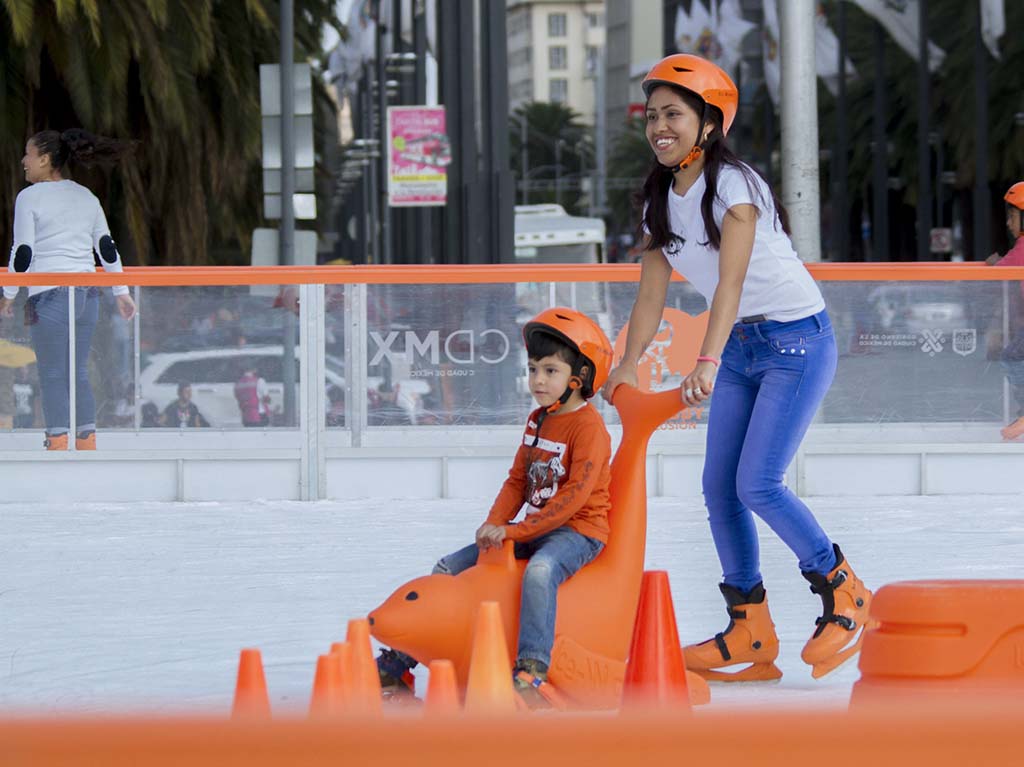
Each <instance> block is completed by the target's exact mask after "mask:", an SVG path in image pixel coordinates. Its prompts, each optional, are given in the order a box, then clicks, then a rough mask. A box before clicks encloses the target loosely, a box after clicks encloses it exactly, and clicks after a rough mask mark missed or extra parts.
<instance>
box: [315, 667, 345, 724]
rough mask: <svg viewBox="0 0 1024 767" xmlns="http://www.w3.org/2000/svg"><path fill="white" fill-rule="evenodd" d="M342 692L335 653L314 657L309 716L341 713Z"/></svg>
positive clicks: (317, 716) (326, 715) (339, 669)
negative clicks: (314, 666)
mask: <svg viewBox="0 0 1024 767" xmlns="http://www.w3.org/2000/svg"><path fill="white" fill-rule="evenodd" d="M343 705H344V693H343V692H342V682H341V663H340V662H339V658H338V656H337V655H321V656H319V657H318V658H317V659H316V675H315V676H314V677H313V694H312V695H311V696H310V699H309V716H310V717H311V718H323V717H329V716H336V715H337V714H339V713H341V712H342V710H343Z"/></svg>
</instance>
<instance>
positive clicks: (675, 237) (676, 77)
mask: <svg viewBox="0 0 1024 767" xmlns="http://www.w3.org/2000/svg"><path fill="white" fill-rule="evenodd" d="M643 88H644V93H645V94H646V96H647V109H646V115H647V130H646V133H647V140H648V143H649V144H650V146H651V148H652V149H653V150H654V155H655V163H654V165H653V167H652V170H651V172H650V174H649V175H648V177H647V180H646V182H645V183H644V186H643V189H642V192H641V193H640V195H639V199H640V202H642V205H643V223H642V224H641V234H642V236H643V237H645V238H646V244H645V247H644V250H645V253H644V256H643V268H642V271H641V277H640V287H639V290H638V293H637V298H636V303H635V304H634V306H633V311H632V314H631V315H630V319H629V331H628V334H627V341H626V350H625V354H624V355H623V359H622V361H621V363H620V364H619V366H618V367H617V368H616V369H615V370H614V371H612V373H611V376H610V377H609V380H608V384H607V385H606V387H605V391H606V392H608V393H610V392H611V391H613V390H614V387H615V386H617V385H618V384H620V383H628V384H632V385H634V386H635V385H636V384H637V372H636V368H637V364H638V362H639V360H640V358H641V356H642V355H643V353H644V350H645V349H646V348H647V346H648V345H649V344H650V342H651V340H652V339H653V338H654V335H655V333H656V331H657V329H658V325H659V322H660V320H661V317H662V313H663V310H664V307H665V296H666V292H667V290H668V284H669V279H670V278H671V276H672V272H673V270H675V271H677V272H679V273H680V274H681V275H683V276H684V277H685V278H686V279H687V280H688V281H689V282H690V283H691V284H692V285H693V286H694V287H695V288H696V289H697V290H698V291H699V292H700V293H701V294H703V295H704V297H705V298H706V299H707V301H708V303H709V305H710V317H709V320H708V329H707V332H706V333H705V336H704V341H703V345H702V346H701V351H700V356H698V357H697V360H696V365H695V367H694V368H693V370H692V372H690V374H689V375H687V376H686V378H685V380H684V382H683V387H682V397H683V402H684V404H685V405H687V406H688V407H693V406H696V405H700V404H702V403H705V402H709V404H710V415H709V418H708V430H707V450H706V454H705V462H704V474H703V490H704V498H705V503H706V504H707V508H708V518H709V521H710V523H711V532H712V537H713V538H714V542H715V547H716V549H717V551H718V556H719V560H720V561H721V564H722V571H723V576H722V580H723V583H722V584H721V586H720V588H721V591H722V595H723V596H724V597H725V600H726V604H727V610H728V614H729V618H730V622H729V626H728V628H726V629H725V631H723V632H721V633H719V634H717V635H716V636H715V637H714V638H712V639H709V640H708V641H706V642H703V643H701V644H697V645H692V646H688V647H686V648H685V655H686V663H687V666H688V667H689V668H690V669H692V670H694V671H696V672H698V673H700V674H701V675H703V676H705V677H706V678H709V679H716V680H726V681H743V680H763V679H776V678H778V677H780V676H781V675H782V672H781V671H780V670H779V669H778V667H777V666H776V665H775V659H776V657H777V656H778V652H779V644H778V638H777V637H776V634H775V629H774V625H773V624H772V620H771V616H770V615H769V613H768V603H767V601H766V599H765V590H764V585H763V583H762V579H761V572H760V562H759V551H758V540H757V531H756V528H755V526H754V518H753V514H757V515H758V516H759V517H761V518H762V519H763V520H764V521H765V522H766V523H767V524H768V526H769V527H771V529H772V530H773V531H774V532H775V533H776V534H777V535H778V536H779V537H780V538H782V540H783V541H784V542H785V543H786V544H787V545H788V546H789V547H790V549H792V550H793V552H794V553H795V554H796V556H797V558H798V560H799V566H800V570H801V571H802V573H803V575H804V577H805V578H807V580H808V581H810V583H811V590H812V591H813V592H815V593H817V594H819V595H820V596H821V598H822V602H823V611H824V614H823V615H822V617H821V618H818V620H817V622H816V630H815V632H814V634H813V636H812V637H811V638H810V639H809V640H808V642H807V644H806V646H805V647H804V650H803V653H802V657H803V659H804V661H806V662H807V663H809V664H811V665H812V666H813V667H814V670H813V673H814V675H815V676H820V675H821V674H824V673H827V672H828V671H830V670H831V669H832V668H834V667H835V666H836V665H838V664H839V663H840V662H842V661H843V660H845V659H846V658H847V657H849V656H850V655H852V654H853V653H854V652H856V650H857V649H858V648H859V643H860V640H861V635H862V631H861V629H862V626H863V623H864V621H865V620H866V618H867V612H868V604H869V602H870V598H871V592H870V591H868V590H867V589H866V588H865V587H864V585H863V584H862V583H861V582H860V580H858V579H857V577H856V576H855V575H854V573H853V570H852V569H851V568H850V565H849V563H848V562H846V561H845V559H844V557H843V554H842V553H841V552H840V550H839V547H838V546H836V545H835V544H833V543H832V542H831V541H830V540H829V538H828V536H827V535H826V534H825V532H824V531H823V530H822V529H821V527H820V526H819V524H818V523H817V521H816V520H815V518H814V516H813V514H812V513H811V512H810V510H809V509H808V508H807V506H805V505H804V504H803V503H802V502H801V501H800V499H799V498H797V497H796V495H795V494H794V493H793V492H791V491H790V490H789V489H788V488H787V487H786V486H785V484H784V482H783V474H784V473H785V471H786V467H787V466H788V465H789V463H790V462H791V461H792V459H793V456H794V455H795V454H796V450H797V448H798V447H799V445H800V442H801V440H802V439H803V436H804V434H805V433H806V431H807V427H808V426H809V425H810V423H811V420H812V419H813V417H814V414H815V412H816V411H817V409H818V406H819V405H820V404H821V401H822V399H823V398H824V396H825V393H826V392H827V391H828V387H829V385H830V384H831V382H832V378H833V375H834V374H835V368H836V345H835V338H834V336H833V333H832V325H831V323H830V322H829V318H828V314H827V313H826V311H825V302H824V301H823V300H822V296H821V292H820V291H819V290H818V287H817V285H816V284H815V283H814V280H813V279H812V278H811V276H810V274H809V273H808V272H807V270H806V269H805V268H804V265H803V263H802V262H801V261H800V259H799V258H798V257H797V254H796V252H795V251H794V250H793V245H792V242H791V241H790V238H789V227H788V221H787V216H786V211H785V209H784V208H783V207H782V205H781V203H780V202H779V200H778V198H777V197H776V195H775V194H774V192H773V191H772V190H771V188H770V187H769V186H768V184H767V183H766V182H765V180H764V179H763V178H761V176H760V175H758V174H757V173H756V172H755V171H754V170H753V169H752V168H750V167H749V166H748V165H746V164H744V163H743V162H741V161H740V160H739V159H738V158H737V157H736V156H735V155H734V154H733V153H732V152H731V151H730V150H729V148H728V146H727V144H726V141H725V137H726V135H727V134H728V132H729V128H730V127H731V125H732V122H733V119H734V118H735V116H736V108H737V103H738V94H737V91H736V86H735V85H734V84H733V82H732V80H731V79H730V78H729V76H728V75H726V74H725V72H723V71H722V70H721V69H720V68H719V67H717V66H715V65H714V64H712V63H711V62H709V61H706V60H705V59H702V58H700V57H698V56H690V55H682V54H679V55H674V56H669V57H667V58H665V59H663V60H662V61H660V62H659V63H658V64H656V65H655V66H654V68H653V69H652V70H651V71H650V73H649V74H648V75H647V77H646V78H645V80H644V83H643ZM712 392H714V396H713V397H712ZM738 664H749V665H746V666H745V667H744V668H742V669H741V670H739V671H733V672H725V671H719V670H718V669H720V668H723V667H727V666H734V665H738Z"/></svg>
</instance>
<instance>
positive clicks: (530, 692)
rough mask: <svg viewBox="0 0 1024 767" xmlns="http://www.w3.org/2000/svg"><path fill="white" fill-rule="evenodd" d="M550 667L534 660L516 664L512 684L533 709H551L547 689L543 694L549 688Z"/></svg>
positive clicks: (526, 659) (524, 659)
mask: <svg viewBox="0 0 1024 767" xmlns="http://www.w3.org/2000/svg"><path fill="white" fill-rule="evenodd" d="M547 681H548V667H547V664H545V663H541V662H540V661H539V660H534V659H533V658H523V659H522V660H520V661H518V662H517V663H516V667H515V668H514V669H512V684H513V686H514V687H515V690H516V692H517V693H518V694H519V697H520V698H522V699H523V702H524V703H526V705H527V706H528V707H529V708H531V709H533V708H551V707H552V703H551V700H550V698H549V697H548V696H547V695H545V692H548V690H547V689H545V690H544V692H541V689H542V688H546V687H548V685H547Z"/></svg>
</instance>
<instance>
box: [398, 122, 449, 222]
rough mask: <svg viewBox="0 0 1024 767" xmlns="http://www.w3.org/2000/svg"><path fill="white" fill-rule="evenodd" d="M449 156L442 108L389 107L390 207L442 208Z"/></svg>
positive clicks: (444, 201)
mask: <svg viewBox="0 0 1024 767" xmlns="http://www.w3.org/2000/svg"><path fill="white" fill-rule="evenodd" d="M451 157H452V155H451V146H450V145H449V143H448V135H447V134H446V132H445V113H444V107H443V106H438V107H420V106H415V107H388V202H389V204H390V205H392V206H394V207H400V206H414V205H444V204H445V203H446V202H447V192H448V172H447V170H446V168H447V166H448V164H449V163H450V162H451Z"/></svg>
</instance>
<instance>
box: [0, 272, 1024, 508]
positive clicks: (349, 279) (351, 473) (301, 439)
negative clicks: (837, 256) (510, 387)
mask: <svg viewBox="0 0 1024 767" xmlns="http://www.w3.org/2000/svg"><path fill="white" fill-rule="evenodd" d="M808 269H809V270H810V272H811V274H812V275H813V276H814V277H815V278H816V279H818V280H822V281H856V282H865V281H908V282H919V281H987V282H992V281H1008V280H1024V267H999V268H993V267H988V266H981V265H975V264H948V263H915V264H903V263H894V264H811V265H808ZM639 275H640V267H639V266H638V265H636V264H611V265H588V266H585V267H581V266H579V265H567V264H556V265H534V266H531V265H511V264H509V265H458V266H432V265H430V266H425V265H416V266H318V267H128V268H126V270H125V272H124V273H123V274H108V273H94V274H42V273H24V274H11V273H3V274H0V282H2V283H3V284H8V285H20V286H24V285H33V284H35V285H54V284H56V285H105V286H110V285H118V284H127V285H142V286H153V285H157V286H189V285H196V286H201V285H242V284H250V285H256V284H260V285H274V286H281V285H296V286H297V289H296V291H297V295H298V297H299V298H300V299H301V300H300V302H299V304H300V305H299V317H298V323H299V325H300V327H301V329H302V331H303V336H302V337H303V339H304V343H305V344H306V346H307V347H308V349H307V356H306V358H305V362H304V364H307V365H308V367H307V368H306V369H307V370H308V371H309V372H308V375H304V376H303V383H302V387H303V390H302V397H303V401H304V402H308V403H310V404H309V405H308V407H304V408H303V409H302V413H301V416H302V421H301V422H300V428H298V429H268V430H245V431H244V432H242V431H237V430H236V431H231V430H226V431H220V432H218V433H216V434H215V435H211V434H209V433H206V434H199V433H194V432H193V433H189V432H188V431H187V430H185V431H166V430H162V431H161V432H160V433H158V434H154V433H147V432H146V431H133V430H123V431H118V430H111V431H103V432H102V433H101V434H100V436H99V442H100V449H99V450H98V451H97V452H95V453H76V452H70V453H46V452H44V451H43V450H42V449H41V447H40V442H41V437H40V432H38V431H18V432H9V433H6V434H3V435H0V485H2V486H3V487H4V494H3V502H8V503H11V502H16V503H17V502H33V501H63V500H67V499H69V498H74V499H76V500H82V501H144V500H151V501H207V500H209V501H216V500H250V499H254V498H260V499H267V500H317V499H326V498H330V499H338V500H347V499H355V498H363V497H380V496H381V495H382V494H387V493H389V492H394V491H398V490H399V488H397V487H396V484H395V477H401V478H402V481H401V488H400V493H401V495H402V496H403V497H416V498H460V497H490V496H493V494H494V488H495V487H497V486H499V485H500V483H501V482H502V481H503V480H504V478H505V476H506V473H507V469H508V463H509V461H510V460H511V457H512V453H513V452H514V449H515V445H516V444H517V442H518V439H519V436H520V433H521V429H520V428H519V427H518V426H515V427H513V426H500V427H462V428H459V427H433V426H432V427H416V428H415V429H403V428H400V427H388V428H384V429H380V428H375V429H370V430H365V429H364V430H362V432H361V433H360V431H359V430H358V429H325V428H323V426H315V424H322V423H323V418H324V414H323V402H322V396H316V395H317V394H318V392H317V387H316V385H315V381H316V380H318V379H319V380H322V368H323V365H324V359H323V357H324V355H323V349H322V347H323V342H322V333H323V327H322V325H323V317H324V291H323V289H322V288H321V289H317V288H318V286H322V285H324V284H346V285H348V286H349V287H347V288H346V291H347V295H351V296H352V297H353V298H354V299H356V300H355V301H354V302H353V303H358V300H359V297H360V292H362V294H365V290H366V289H365V287H363V288H359V286H365V285H371V284H444V283H451V284H488V283H489V284H501V283H510V282H538V281H539V282H550V283H552V284H554V283H558V282H579V283H583V282H635V281H636V280H638V279H639ZM676 279H677V280H678V279H679V278H678V277H677V278H676ZM348 291H351V293H350V294H349V293H348ZM362 311H363V312H364V313H365V305H364V306H363V307H362ZM364 320H365V317H364ZM317 347H320V351H319V353H317V352H316V349H317ZM354 348H355V349H356V351H355V352H354V353H353V355H351V356H352V357H354V358H357V357H358V354H360V353H362V354H363V357H364V358H363V359H362V360H360V359H358V358H357V359H354V360H350V361H348V364H350V365H351V369H352V372H353V375H352V386H353V391H355V390H357V389H356V388H355V387H356V386H358V385H360V380H359V375H360V373H359V368H360V362H362V363H365V345H364V347H363V348H362V351H361V352H360V351H359V349H358V345H356V347H354ZM363 375H364V376H365V371H363ZM364 380H365V379H364ZM358 399H359V398H353V402H354V403H355V402H357V401H358ZM359 407H362V405H358V404H353V408H359ZM355 415H356V413H355V412H353V417H355ZM363 417H364V418H365V411H363ZM610 431H611V432H612V437H613V440H614V441H616V443H617V440H618V437H619V430H618V427H615V426H613V427H611V429H610ZM992 431H993V430H992V427H991V425H986V424H955V423H953V424H871V423H863V424H814V425H812V427H811V430H810V432H809V433H808V436H807V438H806V439H805V440H804V442H803V444H802V446H801V448H800V450H799V452H798V454H797V456H796V458H795V460H794V462H793V465H792V466H791V467H790V469H789V472H788V474H787V481H788V483H789V485H790V487H792V488H793V489H794V491H795V492H797V493H798V494H800V495H802V496H815V495H851V496H860V495H928V494H981V493H985V494H995V493H1017V492H1021V491H1022V490H1024V479H1022V478H1021V474H1020V471H1019V466H1020V461H1021V458H1022V457H1024V444H1020V443H1001V442H997V441H994V440H993V438H992V433H991V432H992ZM704 437H705V431H704V428H703V427H701V426H698V427H697V428H695V429H692V430H687V431H671V432H658V433H656V434H655V436H654V438H653V439H652V441H651V445H650V452H649V458H648V488H649V493H650V495H651V496H667V497H692V496H696V495H699V493H700V477H701V471H702V466H703V451H704ZM126 477H131V482H126V481H125V478H126Z"/></svg>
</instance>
